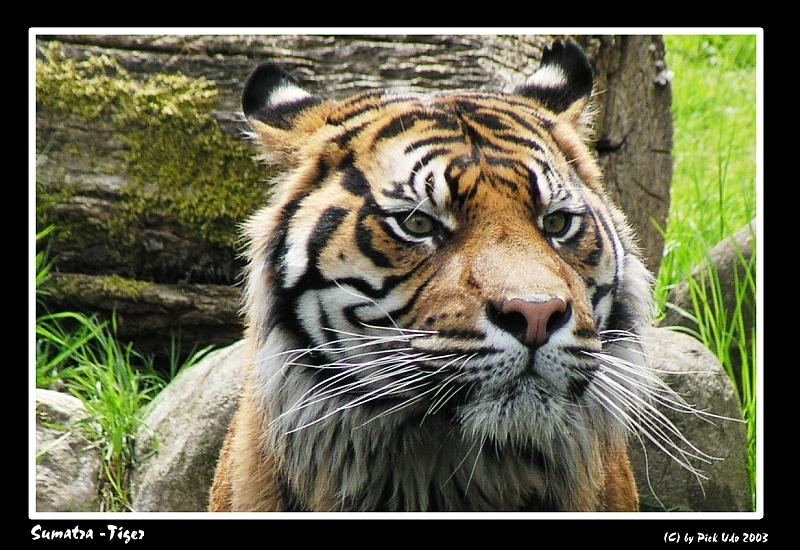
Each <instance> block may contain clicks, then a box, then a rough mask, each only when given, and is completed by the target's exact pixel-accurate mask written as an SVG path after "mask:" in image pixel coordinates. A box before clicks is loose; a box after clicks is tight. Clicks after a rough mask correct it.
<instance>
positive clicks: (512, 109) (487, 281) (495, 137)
mask: <svg viewBox="0 0 800 550" xmlns="http://www.w3.org/2000/svg"><path fill="white" fill-rule="evenodd" d="M591 92H592V71H591V67H590V65H589V62H588V61H587V59H586V57H585V56H584V54H583V52H582V51H581V49H580V48H579V47H578V46H577V45H575V44H574V43H572V42H566V43H561V42H558V41H557V42H555V43H554V44H553V45H552V46H551V47H550V48H548V49H546V50H545V51H544V53H543V56H542V59H541V64H540V67H539V69H538V70H537V71H536V72H535V73H534V74H533V76H531V77H530V78H529V79H528V80H527V81H526V82H525V83H524V84H522V85H520V86H518V87H517V88H516V89H514V90H513V91H511V92H509V93H501V92H487V91H458V92H448V93H431V94H420V93H413V92H366V93H361V94H358V95H354V96H352V97H349V98H346V99H341V100H333V99H325V98H323V97H319V96H317V95H313V94H311V93H309V92H307V91H305V90H304V89H303V88H302V87H301V86H300V85H299V84H298V82H297V81H296V80H294V79H293V78H292V77H291V76H289V75H288V74H287V73H285V72H284V71H283V70H281V69H280V68H279V67H277V66H276V65H273V64H263V65H261V66H259V67H258V68H257V69H256V70H255V71H254V72H253V73H252V75H251V76H250V78H249V79H248V81H247V83H246V85H245V90H244V95H243V100H242V106H243V111H244V114H245V115H246V117H247V120H248V122H249V123H250V125H251V127H252V130H253V137H254V138H255V139H257V141H259V142H260V144H261V148H262V151H263V153H264V155H265V157H268V158H269V159H270V160H271V161H273V162H276V163H278V164H280V165H282V166H283V167H284V169H285V171H284V172H283V174H282V175H281V176H280V177H279V178H278V179H277V180H275V181H274V182H273V183H272V185H273V187H272V189H273V191H272V193H273V194H272V196H271V199H270V203H269V206H267V207H266V208H265V209H263V210H261V211H260V212H258V213H257V214H256V215H255V216H253V217H252V218H251V220H250V221H249V222H248V224H247V226H246V234H247V238H248V241H249V251H248V255H249V256H248V259H249V267H248V272H247V286H246V292H245V304H246V305H245V310H246V315H247V321H248V326H249V329H248V330H249V334H250V337H251V338H252V339H253V340H254V341H255V342H256V346H257V348H258V352H257V355H256V372H257V373H258V376H259V379H258V380H259V384H260V387H261V391H262V396H263V399H264V402H265V410H267V411H268V416H269V417H270V418H271V419H272V423H271V425H272V426H274V427H276V434H277V435H275V445H276V446H277V447H278V448H280V449H282V450H281V451H280V452H282V453H283V456H284V458H283V460H284V461H285V462H286V463H287V464H288V465H289V466H287V467H289V469H292V468H293V470H292V471H293V472H295V473H293V474H291V479H292V483H294V486H295V487H296V490H297V491H303V488H302V486H303V483H304V481H303V479H301V478H302V475H301V474H300V473H298V472H297V471H298V470H303V468H306V467H307V469H311V470H314V471H318V470H319V468H320V464H318V463H315V464H314V465H313V468H312V465H311V463H310V461H312V460H317V462H320V461H321V460H322V459H321V458H317V459H314V458H309V457H308V456H306V455H308V454H313V453H314V452H319V453H323V452H324V453H327V458H326V460H328V461H330V462H331V463H335V464H336V466H335V468H337V469H342V470H346V469H347V468H348V467H352V468H356V467H355V466H348V464H347V457H348V456H349V455H348V453H349V452H351V451H352V453H355V454H358V453H359V449H361V450H362V451H363V452H365V453H368V452H377V451H375V448H376V446H379V444H378V443H376V441H375V440H376V439H381V438H382V437H383V438H384V439H385V440H388V441H393V442H394V443H388V442H387V443H385V445H389V446H391V445H394V447H393V449H394V451H392V452H395V453H402V451H401V450H400V449H401V448H403V449H410V448H413V445H412V444H411V443H408V442H411V441H424V442H426V443H425V444H424V445H423V446H424V448H425V450H424V451H422V450H420V451H419V452H420V456H422V455H425V453H428V452H430V446H431V445H444V446H445V447H447V446H448V445H451V443H446V442H450V441H456V440H459V441H461V442H462V443H452V446H453V447H454V448H455V447H458V448H459V449H462V451H460V454H458V453H455V452H454V453H453V454H454V455H456V454H458V456H457V457H455V458H453V460H456V458H458V459H461V458H462V457H464V450H466V449H467V448H469V445H470V444H472V446H473V447H474V448H477V445H476V442H477V443H478V444H480V446H481V448H482V447H484V446H486V447H487V448H494V449H495V451H496V452H497V453H498V454H497V456H498V457H500V456H501V455H502V454H503V453H506V454H508V455H513V456H515V457H519V461H520V464H527V463H529V462H531V461H534V462H537V461H538V462H537V463H538V464H539V466H541V465H542V464H541V463H542V462H544V463H545V464H546V465H549V467H550V475H554V476H560V479H562V480H563V483H564V484H566V485H570V484H575V483H579V481H575V480H578V479H579V478H580V479H582V478H581V474H579V472H584V473H585V476H584V477H586V476H589V477H591V475H593V474H592V473H591V472H589V470H591V468H592V467H591V466H587V464H591V463H592V462H593V461H595V462H596V461H597V460H598V458H597V457H598V456H599V455H600V454H602V448H604V445H607V444H608V443H609V441H612V440H614V438H619V437H621V435H620V434H621V433H622V432H623V431H624V430H623V428H624V426H623V425H624V412H620V413H616V412H615V410H614V409H615V408H618V407H624V404H625V403H626V402H627V401H626V399H627V398H626V396H625V392H633V391H634V389H632V388H635V384H633V383H631V381H632V380H634V379H635V377H636V376H638V374H637V372H636V365H637V364H638V362H639V359H637V357H636V354H635V353H633V352H634V351H635V345H636V344H635V335H636V334H637V333H638V331H639V329H640V327H641V326H643V325H644V324H646V323H647V322H648V321H649V319H650V314H651V309H650V308H651V302H650V294H651V288H650V286H651V276H650V274H649V273H648V271H647V270H646V268H645V267H644V265H643V262H642V259H641V257H640V254H639V252H638V249H637V247H636V245H635V243H634V239H633V236H632V232H631V229H630V228H629V226H628V224H627V222H626V220H625V217H624V215H623V214H622V213H621V211H620V210H619V209H618V208H617V207H615V206H614V205H613V204H612V203H611V201H610V200H609V199H608V197H607V196H606V194H605V192H604V190H603V186H602V181H601V180H602V178H601V171H600V169H599V166H598V163H597V160H596V158H595V156H594V154H593V152H592V150H591V148H590V147H589V145H588V142H589V140H590V132H591V120H590V119H591V114H592V109H591V105H590V96H591ZM629 341H634V343H630V342H629ZM609 358H617V359H618V360H619V361H618V362H614V361H612V360H610V359H609ZM620 365H622V366H621V367H620ZM614 368H616V369H617V372H618V376H616V378H614V377H613V376H612V375H611V374H613V373H611V371H613V370H614ZM621 369H622V370H621ZM624 369H628V371H630V372H626V371H625V370H624ZM609 373H611V374H609ZM604 386H605V387H606V389H608V388H612V390H611V391H605V392H603V391H601V389H602V387H604ZM603 400H607V401H608V402H609V403H611V405H610V406H609V403H604V402H603ZM334 431H335V432H336V433H338V434H339V437H342V433H343V432H348V433H350V432H351V433H352V435H350V436H348V438H347V439H348V441H349V443H348V445H349V447H348V448H349V449H351V451H347V450H343V449H340V448H339V447H337V446H336V443H335V441H334V435H332V433H333V432H334ZM287 434H289V435H293V436H294V437H293V438H289V437H283V438H282V437H281V436H285V435H287ZM359 434H363V436H362V435H359ZM303 437H305V438H306V439H307V444H306V445H305V446H304V447H303V449H304V450H303V451H300V450H298V451H292V449H291V445H292V443H290V441H291V440H297V439H299V438H303ZM359 437H363V439H364V441H363V442H359V440H358V438H359ZM404 438H405V439H404ZM399 441H407V443H404V444H401V443H398V442H399ZM459 445H461V446H459ZM420 448H422V447H420ZM310 449H315V451H311V450H310ZM304 453H305V454H304ZM441 453H445V454H446V453H447V451H446V449H445V450H442V451H441V452H440V454H438V455H436V456H438V457H439V458H438V459H436V460H439V461H440V462H442V463H444V462H447V460H449V459H448V458H442V456H443V455H442V454H441ZM484 454H485V455H486V456H487V457H490V456H491V455H492V454H493V453H491V452H487V453H484ZM301 455H302V456H301ZM426 456H427V455H426ZM532 456H533V457H536V460H533V459H532V458H531V457H532ZM420 460H422V459H421V458H420ZM481 460H486V461H489V460H490V458H484V459H481ZM508 460H512V461H513V460H514V459H513V458H509V459H508ZM456 461H457V460H456ZM462 461H463V460H462ZM475 461H476V464H477V461H478V459H477V458H476V459H475ZM453 467H454V466H453V464H450V466H449V468H450V469H451V470H452V468H453ZM515 467H516V466H515ZM503 468H506V469H508V465H507V464H506V466H503ZM520 468H523V466H520ZM421 469H425V467H421ZM429 469H431V472H433V471H434V470H435V469H436V465H431V466H430V468H429ZM462 470H464V471H465V472H464V473H463V475H462V474H461V473H459V474H458V475H457V477H464V478H465V477H466V474H469V473H470V472H469V467H466V468H462ZM483 470H486V471H487V472H488V471H489V470H491V468H490V467H489V466H488V465H487V466H486V467H485V468H483V469H482V470H481V471H483ZM595 473H596V472H595ZM472 474H473V475H478V477H480V475H481V474H480V473H478V474H475V467H474V466H473V472H472ZM330 475H331V474H329V477H330ZM343 475H344V474H343ZM347 475H349V476H350V477H352V478H356V477H358V474H357V473H352V474H347ZM430 475H432V476H434V475H435V474H434V473H431V474H430ZM487 475H488V474H487ZM519 475H520V476H522V475H523V474H519ZM531 476H533V477H535V476H534V475H533V474H531ZM472 477H473V476H470V479H472ZM348 479H349V478H348ZM517 481H519V480H517ZM462 482H463V479H462ZM347 483H351V484H352V485H353V487H355V485H357V483H356V482H355V481H347V482H345V481H342V482H341V485H342V486H341V487H340V488H339V492H340V493H348V491H349V493H348V494H349V495H350V496H353V495H355V494H356V493H357V492H358V490H357V489H356V488H350V489H348V488H347ZM474 483H480V481H479V479H477V478H476V480H475V481H474ZM539 483H540V485H542V484H543V485H547V484H548V482H542V481H541V480H540V482H539ZM462 484H463V483H462ZM467 485H469V482H467ZM534 485H535V483H534ZM551 485H553V484H551ZM555 485H558V484H557V483H556V484H555ZM307 490H308V491H312V489H308V488H307ZM498 490H502V487H501V488H500V489H498ZM486 491H487V492H490V491H489V490H488V489H486ZM312 492H313V491H312ZM551 497H552V498H554V499H556V500H558V498H559V497H558V495H555V494H554V495H551ZM353 498H355V497H353ZM453 498H455V497H453ZM476 498H477V497H476ZM565 498H566V497H565ZM486 499H490V497H488V496H487V497H486ZM486 506H487V507H488V504H487V505H486ZM480 507H481V505H480V504H476V505H475V506H473V508H480Z"/></svg>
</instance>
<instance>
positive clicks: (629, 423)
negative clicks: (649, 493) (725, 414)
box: [587, 387, 708, 487]
mask: <svg viewBox="0 0 800 550" xmlns="http://www.w3.org/2000/svg"><path fill="white" fill-rule="evenodd" d="M587 391H588V392H590V393H591V394H592V395H593V396H595V397H596V398H598V399H600V400H601V401H602V402H604V403H606V405H608V406H610V407H613V409H615V410H616V411H617V412H618V413H619V414H620V415H621V416H622V418H624V419H626V421H625V422H623V425H624V426H626V427H627V428H628V430H629V431H631V432H634V433H636V432H638V433H642V434H644V435H645V437H647V439H649V440H650V441H651V442H652V443H653V444H654V445H656V446H657V447H658V448H659V449H661V451H663V452H664V454H666V455H667V456H669V457H671V458H672V459H673V460H674V461H675V462H677V463H678V464H679V465H680V466H681V467H682V468H684V469H685V470H687V471H688V472H690V473H691V474H692V475H694V476H695V477H696V478H698V480H699V478H703V479H708V477H706V476H704V475H703V474H702V473H700V472H699V471H698V470H697V469H696V468H695V467H694V466H692V465H691V463H689V462H687V461H683V460H681V459H679V458H677V457H676V456H675V455H673V454H672V453H671V452H669V450H668V449H667V448H665V447H664V445H662V444H661V443H660V442H659V441H658V440H657V439H656V438H655V437H654V436H653V435H652V434H651V433H650V432H649V431H648V430H647V429H645V428H644V427H643V426H641V425H640V424H639V423H637V422H635V421H634V420H633V419H632V418H631V417H630V415H628V413H626V412H625V411H623V410H622V409H620V408H619V407H618V406H617V405H616V403H614V402H613V401H612V400H611V399H610V398H609V397H607V396H606V395H605V394H603V393H602V392H598V391H597V390H596V389H594V388H592V387H590V388H589V389H588V390H587ZM608 406H605V405H604V406H603V408H605V409H606V411H608V412H609V413H610V414H612V415H613V412H612V411H611V409H609V407H608ZM614 416H616V415H614ZM679 454H680V453H679ZM701 487H702V483H701Z"/></svg>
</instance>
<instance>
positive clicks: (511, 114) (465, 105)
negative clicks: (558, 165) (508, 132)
mask: <svg viewBox="0 0 800 550" xmlns="http://www.w3.org/2000/svg"><path fill="white" fill-rule="evenodd" d="M458 108H459V110H463V111H464V112H470V111H475V110H478V109H481V108H482V109H486V110H490V111H493V112H494V113H499V114H502V115H505V116H507V117H508V118H510V119H512V120H513V121H514V122H516V123H517V124H519V125H520V126H522V127H523V128H525V129H526V130H527V131H529V132H530V133H532V134H534V135H536V136H537V137H540V138H541V137H542V134H541V129H540V128H537V127H535V126H532V125H531V123H530V122H528V121H527V120H525V119H524V118H522V116H520V114H519V113H517V112H515V111H511V110H508V109H503V108H500V107H497V106H494V105H492V106H488V105H480V104H476V103H473V102H471V101H469V100H466V101H465V100H459V101H458ZM537 121H538V122H540V123H542V125H543V126H544V123H545V122H547V121H543V120H541V119H537ZM550 126H551V128H552V125H550ZM551 128H547V129H548V130H550V129H551Z"/></svg>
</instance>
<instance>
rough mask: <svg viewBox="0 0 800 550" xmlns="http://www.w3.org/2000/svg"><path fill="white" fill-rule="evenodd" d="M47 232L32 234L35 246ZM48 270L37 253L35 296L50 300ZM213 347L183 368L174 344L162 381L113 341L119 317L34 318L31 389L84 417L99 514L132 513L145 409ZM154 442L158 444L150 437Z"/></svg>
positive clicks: (149, 366)
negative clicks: (95, 463) (69, 401)
mask: <svg viewBox="0 0 800 550" xmlns="http://www.w3.org/2000/svg"><path fill="white" fill-rule="evenodd" d="M51 231H52V228H47V229H45V230H44V231H42V232H40V233H38V234H37V242H38V241H40V240H41V239H43V238H44V237H45V236H46V235H47V234H49V233H50V232H51ZM49 271H50V263H49V262H48V261H47V254H46V252H45V251H41V252H39V253H38V254H37V256H36V274H37V275H36V282H37V294H39V295H41V294H46V293H47V292H48V290H47V286H48V284H47V283H48V275H49ZM210 349H211V347H207V348H204V349H203V350H200V351H199V352H194V350H193V351H192V353H191V354H190V357H189V359H188V360H186V361H185V362H181V361H180V360H179V359H178V357H179V355H180V349H179V344H177V343H173V354H172V356H171V360H170V365H169V373H168V375H166V376H165V375H162V374H161V373H159V372H158V371H156V369H155V368H154V366H153V361H152V359H151V358H149V357H145V356H143V355H141V354H139V353H137V352H136V351H134V349H133V346H132V345H131V344H127V345H123V344H121V343H120V340H119V338H118V337H117V326H116V316H115V315H114V316H112V319H111V321H110V322H108V321H100V320H99V319H98V318H97V317H95V316H86V315H84V314H82V313H78V312H71V311H66V312H57V313H43V314H39V315H38V316H37V319H36V387H37V388H45V389H53V390H58V391H62V392H67V393H70V394H71V395H73V396H75V397H77V398H78V399H79V400H80V401H81V402H82V403H83V405H84V407H85V408H86V411H87V412H88V413H89V415H88V418H87V419H85V420H82V421H79V423H78V424H79V425H78V426H64V429H70V430H72V429H80V430H81V431H82V433H83V434H84V435H85V436H86V437H87V439H89V440H90V441H92V442H93V444H94V445H95V446H97V448H98V450H99V451H100V453H101V459H102V472H101V476H100V477H101V479H100V482H101V483H100V493H101V494H100V502H101V507H102V509H101V511H125V510H128V509H129V508H130V498H129V493H128V481H129V480H128V476H129V474H130V470H131V466H132V464H133V461H134V445H133V444H134V438H135V436H136V432H137V431H138V429H139V428H140V427H142V426H143V425H144V423H143V421H142V418H141V414H140V413H141V412H142V410H143V407H144V406H145V405H146V404H147V403H148V402H150V400H152V398H153V397H154V396H155V395H157V394H158V392H159V391H161V390H162V389H163V388H164V387H165V386H166V385H167V384H168V383H169V381H170V380H171V379H172V378H173V377H174V376H175V375H177V373H178V372H179V371H181V370H182V369H185V368H188V367H190V366H191V365H193V364H194V363H196V362H197V361H198V360H199V359H200V358H202V357H203V356H204V355H205V354H207V353H208V352H209V350H210ZM152 437H155V436H154V435H153V436H152Z"/></svg>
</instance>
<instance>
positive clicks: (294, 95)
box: [268, 82, 311, 108]
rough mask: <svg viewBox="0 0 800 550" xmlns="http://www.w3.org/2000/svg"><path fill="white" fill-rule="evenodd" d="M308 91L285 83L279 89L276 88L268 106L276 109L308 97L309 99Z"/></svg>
mask: <svg viewBox="0 0 800 550" xmlns="http://www.w3.org/2000/svg"><path fill="white" fill-rule="evenodd" d="M310 95H311V94H309V93H308V92H307V91H305V90H304V89H303V88H301V87H299V86H295V85H294V84H292V83H291V82H285V83H283V84H282V85H280V86H279V87H277V88H275V91H273V92H272V94H271V95H270V96H269V103H268V106H269V107H272V108H275V107H278V106H280V105H285V104H287V103H293V102H295V101H299V100H301V99H304V98H306V97H309V96H310Z"/></svg>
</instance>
